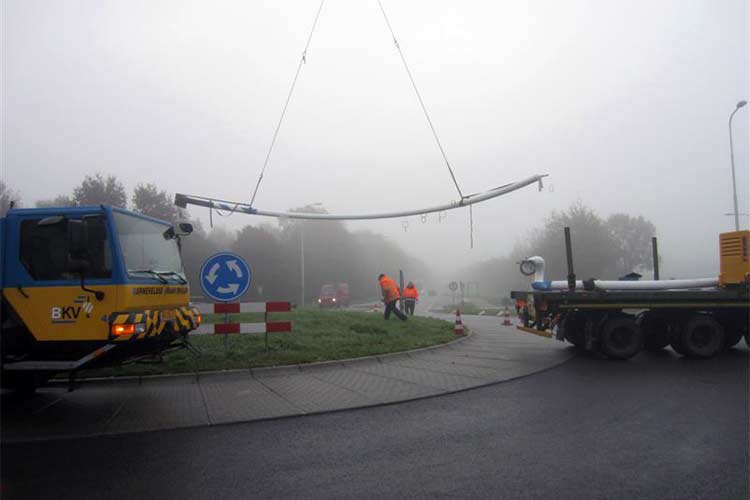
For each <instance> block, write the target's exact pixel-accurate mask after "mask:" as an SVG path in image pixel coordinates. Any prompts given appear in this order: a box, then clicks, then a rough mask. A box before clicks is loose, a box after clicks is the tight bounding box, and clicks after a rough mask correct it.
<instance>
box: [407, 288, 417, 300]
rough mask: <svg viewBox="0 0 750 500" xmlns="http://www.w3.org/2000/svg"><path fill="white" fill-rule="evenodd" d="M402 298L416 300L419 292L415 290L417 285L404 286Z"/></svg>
mask: <svg viewBox="0 0 750 500" xmlns="http://www.w3.org/2000/svg"><path fill="white" fill-rule="evenodd" d="M404 298H405V299H414V300H417V299H418V298H419V292H418V291H417V287H415V286H413V287H408V286H407V287H406V288H404Z"/></svg>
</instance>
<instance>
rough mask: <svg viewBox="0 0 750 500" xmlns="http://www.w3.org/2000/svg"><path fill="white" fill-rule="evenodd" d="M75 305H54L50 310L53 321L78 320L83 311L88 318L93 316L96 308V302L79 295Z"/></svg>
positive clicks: (68, 321) (67, 321) (66, 321)
mask: <svg viewBox="0 0 750 500" xmlns="http://www.w3.org/2000/svg"><path fill="white" fill-rule="evenodd" d="M74 302H75V303H76V304H80V305H74V306H53V307H52V310H51V311H50V317H51V319H52V322H53V323H70V322H73V321H76V320H77V319H78V318H79V317H80V316H81V311H83V312H84V314H86V317H87V318H90V317H91V312H92V311H93V310H94V304H92V303H91V302H89V301H88V300H87V299H86V298H85V297H80V296H79V297H78V298H77V299H76V300H75V301H74Z"/></svg>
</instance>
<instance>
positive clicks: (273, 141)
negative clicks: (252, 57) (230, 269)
mask: <svg viewBox="0 0 750 500" xmlns="http://www.w3.org/2000/svg"><path fill="white" fill-rule="evenodd" d="M324 3H325V0H320V6H319V7H318V12H317V14H315V20H314V21H313V25H312V28H311V29H310V35H309V36H308V37H307V43H306V44H305V49H304V50H303V51H302V57H301V58H300V60H299V64H297V71H296V72H295V73H294V79H293V80H292V86H291V88H290V89H289V94H288V95H287V96H286V103H284V109H283V110H282V111H281V116H280V117H279V123H277V124H276V130H275V131H274V133H273V138H272V139H271V145H270V146H269V147H268V153H267V154H266V160H265V161H264V162H263V168H262V169H261V171H260V176H259V177H258V182H257V183H256V184H255V190H254V191H253V197H252V198H251V199H250V206H251V207H252V206H253V203H254V202H255V196H256V195H257V194H258V188H259V187H260V181H262V180H263V173H264V172H265V171H266V167H267V166H268V160H269V159H270V158H271V151H273V146H274V144H276V137H277V136H278V135H279V129H280V128H281V122H283V121H284V115H286V110H287V108H288V107H289V101H290V100H291V99H292V93H293V92H294V86H295V85H297V78H298V77H299V72H300V70H301V69H302V65H303V64H306V63H307V49H308V48H309V47H310V41H311V40H312V36H313V33H315V27H316V26H317V25H318V18H319V17H320V12H321V11H322V10H323V4H324Z"/></svg>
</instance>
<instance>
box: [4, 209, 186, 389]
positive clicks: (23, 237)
mask: <svg viewBox="0 0 750 500" xmlns="http://www.w3.org/2000/svg"><path fill="white" fill-rule="evenodd" d="M191 231H192V226H190V224H178V225H176V226H173V225H172V224H171V223H168V222H165V221H161V220H158V219H154V218H151V217H147V216H145V215H142V214H138V213H135V212H131V211H128V210H124V209H120V208H114V207H110V206H106V205H100V206H89V207H68V208H34V209H11V210H9V211H8V213H7V214H6V216H5V217H3V218H0V288H1V289H2V295H1V296H0V315H1V317H0V343H1V345H0V348H1V349H2V351H1V352H2V357H1V359H0V363H1V364H2V377H1V378H0V382H2V386H3V387H6V388H16V389H25V390H33V389H34V388H36V386H38V385H41V384H43V383H44V382H46V380H48V379H49V378H50V377H51V376H52V375H54V374H55V373H58V372H69V373H70V374H71V380H72V376H73V375H74V374H75V372H76V371H77V370H79V369H82V368H96V367H102V366H110V365H114V364H119V363H122V362H124V361H129V360H134V359H136V358H139V357H143V356H150V355H154V354H159V353H164V352H166V351H170V350H174V349H180V348H183V347H187V346H188V344H187V334H188V332H190V331H191V330H193V329H195V328H197V327H198V325H199V324H200V321H201V318H200V315H199V313H198V310H197V309H195V308H194V307H192V306H191V305H190V303H189V301H190V290H189V286H188V282H187V279H186V278H185V274H184V271H183V266H182V258H181V256H180V237H181V236H186V235H187V234H189V233H190V232H191Z"/></svg>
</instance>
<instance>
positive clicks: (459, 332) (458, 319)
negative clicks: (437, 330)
mask: <svg viewBox="0 0 750 500" xmlns="http://www.w3.org/2000/svg"><path fill="white" fill-rule="evenodd" d="M453 333H455V334H456V335H463V334H464V324H463V322H462V321H461V309H459V308H456V327H455V329H454V330H453Z"/></svg>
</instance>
